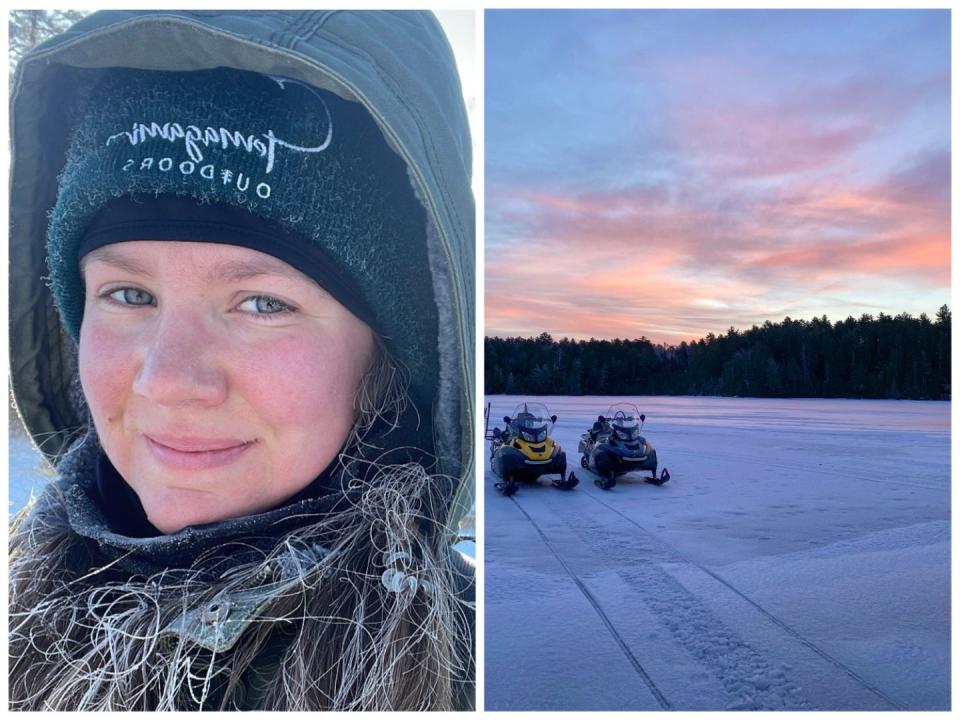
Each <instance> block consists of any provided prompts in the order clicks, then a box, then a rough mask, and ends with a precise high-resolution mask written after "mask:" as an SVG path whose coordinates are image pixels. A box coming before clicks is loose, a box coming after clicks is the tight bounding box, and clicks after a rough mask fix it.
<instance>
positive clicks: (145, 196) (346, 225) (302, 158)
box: [47, 68, 438, 447]
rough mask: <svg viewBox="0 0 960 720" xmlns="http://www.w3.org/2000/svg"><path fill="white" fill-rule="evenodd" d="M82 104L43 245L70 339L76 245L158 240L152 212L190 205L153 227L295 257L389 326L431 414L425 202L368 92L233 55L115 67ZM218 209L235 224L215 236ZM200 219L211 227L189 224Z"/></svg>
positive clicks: (432, 318)
mask: <svg viewBox="0 0 960 720" xmlns="http://www.w3.org/2000/svg"><path fill="white" fill-rule="evenodd" d="M77 116H78V118H79V120H78V123H77V125H76V127H75V129H74V132H73V135H72V137H71V141H70V146H69V150H68V153H67V161H66V165H65V167H64V169H63V172H62V174H61V176H60V179H59V180H60V188H59V194H58V197H57V202H56V205H55V206H54V208H53V210H52V212H51V216H50V225H49V231H48V243H47V254H48V264H49V270H50V286H51V290H52V293H53V296H54V300H55V301H56V304H57V306H58V309H59V311H60V314H61V317H62V319H63V323H64V326H65V327H66V329H67V332H68V333H69V334H70V335H71V336H72V337H73V339H74V340H76V339H78V338H79V332H80V324H81V321H82V317H83V306H84V287H83V279H82V276H81V274H80V269H79V259H80V256H79V253H80V247H81V243H83V251H84V252H87V251H89V250H90V249H92V247H96V246H98V245H99V244H104V243H105V242H117V241H120V240H122V239H123V233H124V232H127V233H128V235H127V237H126V239H147V238H146V237H145V236H144V233H143V230H142V228H143V226H144V223H146V224H147V225H150V224H156V221H158V220H161V219H163V218H162V217H161V216H162V215H164V214H166V212H167V211H166V210H164V208H179V209H175V210H173V211H172V212H173V213H174V214H175V215H176V216H175V217H168V218H167V219H168V220H170V223H169V224H167V225H165V226H164V227H160V228H157V229H156V231H155V233H154V235H156V237H153V238H150V239H171V240H175V239H188V238H189V239H195V240H199V241H203V240H206V241H209V242H231V243H233V244H238V245H244V246H246V247H251V248H253V249H257V250H261V251H263V252H267V253H269V254H272V255H275V256H277V257H279V258H280V259H282V260H284V261H285V262H288V263H289V264H291V265H294V266H295V267H298V269H301V270H302V271H303V272H305V274H307V275H308V276H310V277H313V278H314V279H315V280H317V281H318V282H319V283H320V284H321V285H324V286H325V287H326V289H328V290H331V292H332V294H333V295H334V297H337V299H338V300H340V301H341V302H342V303H343V304H344V305H345V306H347V308H348V309H350V310H351V311H352V312H354V314H356V315H358V317H360V318H361V319H363V320H364V321H365V322H367V323H368V324H369V325H371V327H372V328H373V329H374V330H375V331H377V332H378V333H379V334H380V335H381V336H383V338H384V340H385V342H386V345H387V347H388V349H389V350H390V351H391V353H392V355H393V357H394V358H395V360H397V361H398V362H399V363H400V364H401V365H402V366H404V367H405V368H406V369H407V371H408V372H409V375H410V394H411V396H412V398H413V400H414V403H415V405H417V407H418V410H419V415H420V417H421V418H429V417H430V407H429V403H430V398H432V396H433V392H434V389H433V387H432V386H433V385H435V384H436V378H437V375H438V358H437V308H436V304H435V301H434V298H433V292H432V283H431V278H430V271H429V264H428V258H427V250H426V227H427V220H426V213H425V210H424V208H423V206H422V204H421V203H420V201H419V200H418V199H417V197H416V196H415V193H414V191H413V187H412V185H411V182H410V179H409V177H408V174H407V169H406V165H405V163H404V162H403V160H402V159H401V158H400V157H399V156H398V155H397V154H396V153H395V152H394V151H393V150H391V149H390V147H388V145H387V143H386V141H385V139H384V137H383V135H382V133H381V132H380V130H379V128H378V127H377V125H376V123H375V122H374V120H373V118H372V117H371V116H370V115H369V113H368V112H367V111H366V110H365V109H364V108H363V107H362V106H361V105H360V104H358V103H355V102H350V101H347V100H344V99H343V98H340V97H339V96H337V95H335V94H333V93H330V92H327V91H324V90H321V89H319V88H315V87H312V86H309V85H306V84H304V83H302V82H300V81H296V80H291V79H289V78H282V77H276V76H266V75H259V74H256V73H251V72H247V71H240V70H233V69H228V68H217V69H214V70H203V71H196V72H165V71H148V70H137V69H129V68H115V69H111V70H108V71H107V72H106V73H105V74H104V76H103V77H102V79H101V80H100V81H99V82H98V83H97V84H96V85H95V86H94V87H93V88H91V91H90V92H89V93H88V94H87V95H86V100H85V103H84V105H83V107H81V108H80V109H79V111H78V113H77ZM141 208H142V211H141V210H140V209H141ZM158 209H159V211H158ZM220 220H224V223H225V226H226V227H227V228H228V231H227V232H220V233H219V234H218V232H217V230H216V226H217V223H218V221H220ZM178 222H179V223H180V226H179V228H178V227H177V223H178ZM204 225H206V226H208V227H211V228H213V229H212V230H211V231H210V234H209V235H207V236H204V235H203V234H202V233H198V234H195V236H194V237H191V236H190V234H189V233H191V232H193V231H194V230H196V228H197V227H200V226H204ZM231 225H232V226H234V227H244V226H245V227H246V228H247V229H248V232H243V233H231V232H229V227H230V226H231ZM124 228H126V229H124ZM221 229H222V228H221ZM272 229H273V230H272ZM111 233H112V235H111ZM185 233H186V234H185ZM161 236H162V237H161ZM231 237H233V238H234V239H232V240H231V239H230V238H231ZM258 237H259V238H260V239H259V240H258V239H257V238H258ZM91 238H93V241H91ZM105 238H106V239H105ZM111 238H112V239H111ZM218 238H222V239H218ZM337 283H340V285H337ZM338 288H339V289H338ZM420 446H421V447H426V446H427V445H426V444H425V443H421V444H420Z"/></svg>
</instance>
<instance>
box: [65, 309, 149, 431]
mask: <svg viewBox="0 0 960 720" xmlns="http://www.w3.org/2000/svg"><path fill="white" fill-rule="evenodd" d="M130 348H131V343H130V341H129V339H128V338H122V337H119V336H118V335H117V334H116V333H114V332H111V331H109V330H108V329H107V328H106V327H104V326H102V325H100V324H98V323H97V322H96V321H95V320H94V321H89V322H88V321H87V320H84V323H83V325H82V326H81V329H80V344H79V351H78V366H79V367H78V369H79V372H80V384H81V385H82V387H83V394H84V397H86V399H87V404H88V405H89V407H90V411H91V413H92V414H93V419H94V422H95V423H96V425H97V427H98V429H102V428H104V427H105V426H106V425H107V424H108V423H109V422H113V421H115V420H118V419H119V417H118V416H119V414H121V413H122V411H123V404H124V402H125V398H127V397H128V395H129V391H130V388H131V387H132V385H133V378H134V375H135V373H136V360H135V358H134V356H133V354H132V353H131V352H130Z"/></svg>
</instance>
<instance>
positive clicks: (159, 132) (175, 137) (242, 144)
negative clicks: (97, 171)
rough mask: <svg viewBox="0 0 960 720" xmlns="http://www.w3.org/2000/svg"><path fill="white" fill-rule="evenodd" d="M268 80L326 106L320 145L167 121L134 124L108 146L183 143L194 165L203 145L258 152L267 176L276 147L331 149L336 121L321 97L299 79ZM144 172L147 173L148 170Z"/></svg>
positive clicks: (200, 157)
mask: <svg viewBox="0 0 960 720" xmlns="http://www.w3.org/2000/svg"><path fill="white" fill-rule="evenodd" d="M269 77H270V78H271V79H272V80H274V81H275V82H276V83H277V84H278V85H279V86H280V87H281V88H284V89H286V83H293V84H296V85H301V86H303V87H305V88H307V90H309V91H310V92H311V93H312V94H313V96H314V97H316V98H317V100H319V101H320V105H321V106H322V107H323V112H324V114H325V115H326V117H327V134H326V137H324V138H323V141H322V142H321V143H320V144H319V145H315V146H312V147H311V146H306V145H295V144H293V143H290V142H287V141H286V140H281V139H280V138H278V137H277V136H276V135H274V133H273V130H272V129H270V130H267V131H266V132H265V133H260V135H259V136H257V135H256V134H253V133H251V134H244V133H243V132H241V131H240V130H228V129H227V128H224V127H221V128H214V127H206V128H200V127H199V126H197V125H187V126H186V127H184V126H183V125H182V124H180V123H176V122H175V123H171V122H165V123H163V124H162V125H161V124H160V123H158V122H150V123H145V122H139V123H133V126H132V127H131V129H130V130H124V131H122V132H118V133H114V134H113V135H111V136H110V137H108V138H107V142H106V144H107V145H109V144H110V143H112V142H113V141H114V140H118V139H121V138H124V137H125V138H126V139H127V140H128V141H129V142H130V144H131V145H133V146H136V145H140V144H141V143H144V142H146V141H147V140H156V139H159V140H166V141H167V142H170V143H176V142H178V141H181V140H182V141H183V145H184V148H185V149H186V151H187V155H189V156H190V159H191V160H193V161H194V162H195V163H201V162H203V159H204V155H203V151H202V150H201V149H200V146H201V145H203V146H204V147H206V148H209V147H220V148H221V149H222V150H229V149H231V148H233V149H239V150H243V151H244V152H246V153H255V154H256V155H259V156H260V157H262V158H266V161H267V163H266V173H267V174H268V175H269V174H270V173H271V172H272V171H273V165H274V161H275V159H276V150H277V147H282V148H286V149H287V150H292V151H293V152H299V153H318V152H323V151H324V150H326V149H327V148H328V147H330V143H331V141H332V140H333V118H332V117H331V115H330V108H328V107H327V104H326V103H325V102H324V100H323V98H322V97H321V96H320V94H319V93H318V92H317V91H316V90H315V89H314V88H312V87H310V86H309V85H307V84H306V83H302V82H299V81H297V80H291V79H290V78H281V77H276V76H273V75H271V76H269ZM261 137H262V138H265V139H266V142H264V141H263V140H261V139H260V138H261ZM125 169H126V168H125ZM141 169H143V170H148V169H149V168H141Z"/></svg>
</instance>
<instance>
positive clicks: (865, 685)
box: [521, 490, 906, 710]
mask: <svg viewBox="0 0 960 720" xmlns="http://www.w3.org/2000/svg"><path fill="white" fill-rule="evenodd" d="M584 495H586V496H587V497H589V498H590V499H591V500H594V501H595V502H597V503H599V504H600V505H602V506H604V507H605V508H607V509H608V510H610V511H612V512H614V513H615V514H617V515H618V516H620V517H621V518H623V519H624V520H625V521H627V522H628V523H630V524H631V525H633V526H634V527H636V528H637V529H638V530H640V531H641V532H643V533H644V534H645V535H647V536H648V537H649V538H650V539H651V540H653V541H654V542H655V543H657V544H659V545H661V546H662V549H663V550H666V551H667V552H668V553H669V554H670V555H673V556H674V558H675V559H677V560H680V561H681V562H683V563H686V564H688V565H690V566H691V567H695V568H697V569H698V570H700V571H701V572H703V573H705V574H707V575H709V576H710V577H712V578H713V579H714V580H716V581H717V582H719V583H720V584H721V585H724V586H725V587H726V588H728V589H729V590H730V591H731V592H733V593H734V594H736V595H737V596H738V597H740V598H741V599H742V600H744V601H745V602H747V603H748V604H749V605H751V606H752V607H753V608H754V609H756V610H757V611H758V612H760V613H761V614H762V615H763V616H764V617H766V618H767V619H768V620H769V621H770V622H772V623H773V624H774V625H776V626H777V627H778V628H780V629H781V630H783V631H784V632H786V633H787V634H788V635H790V636H792V637H793V638H794V639H796V640H797V641H798V642H800V643H801V644H802V645H804V646H805V647H806V648H808V649H809V650H811V651H812V652H814V653H816V654H817V655H818V656H819V657H821V658H822V659H823V660H825V661H827V662H828V663H830V664H831V665H833V666H834V667H836V668H837V669H838V670H840V671H841V672H843V673H844V674H846V675H847V676H848V677H850V678H851V679H852V680H853V681H855V682H856V683H858V684H859V685H860V686H862V687H863V688H864V689H866V690H868V691H869V692H871V693H873V694H874V695H876V696H877V697H878V698H880V699H881V700H883V701H884V702H886V703H889V704H890V706H891V707H892V708H894V709H896V710H905V709H906V708H904V707H903V706H902V705H901V704H900V703H898V702H897V701H895V700H894V699H893V698H891V697H889V696H888V695H887V694H886V693H884V692H883V691H882V690H880V689H879V688H877V687H875V686H874V685H872V684H871V683H870V682H869V681H867V680H866V679H865V678H863V677H862V676H861V675H859V674H858V673H857V672H856V671H854V670H852V669H851V668H849V667H847V666H846V665H844V664H843V663H842V662H840V661H839V660H837V659H836V658H834V657H833V656H832V655H830V654H829V653H828V652H827V651H825V650H823V649H822V648H820V647H819V646H818V645H816V644H815V643H813V642H812V641H810V640H808V639H807V638H805V637H803V636H802V635H801V634H800V633H799V632H797V631H796V630H794V629H793V628H792V627H790V626H789V625H788V624H787V623H785V622H784V621H783V620H781V619H780V618H778V617H776V616H775V615H774V614H773V613H771V612H769V611H768V610H766V609H765V608H763V607H762V606H761V605H759V604H758V603H757V602H756V601H754V600H752V599H751V598H750V597H748V596H747V595H746V594H744V593H743V592H742V591H740V590H739V589H738V588H736V587H735V586H734V585H732V584H731V583H730V582H728V581H727V580H725V579H724V578H723V577H721V576H720V575H718V574H717V573H715V572H714V571H712V570H710V569H709V568H707V567H705V566H703V565H701V564H700V563H698V562H696V561H694V560H691V559H690V558H688V557H687V556H685V555H684V554H683V553H682V552H680V551H679V550H678V549H677V548H675V547H674V546H672V545H671V544H670V543H668V542H667V541H665V540H663V539H661V538H659V537H657V536H656V535H655V534H654V533H652V532H650V531H649V530H647V529H646V528H645V527H643V526H642V525H641V524H640V523H638V522H637V521H636V520H634V519H633V518H631V517H629V516H628V515H626V514H625V513H623V512H622V511H620V510H619V509H617V508H616V507H614V506H613V505H610V504H609V503H607V502H605V501H604V500H602V499H600V498H599V497H597V494H596V493H595V492H591V491H589V490H588V491H587V492H586V493H584ZM521 510H522V508H521ZM524 515H526V512H524ZM527 517H528V518H529V515H527ZM564 520H566V518H564ZM531 522H532V520H531ZM568 524H569V523H568ZM538 530H539V528H538ZM541 535H542V533H541ZM551 550H552V548H551ZM554 554H556V553H554ZM558 559H559V558H558ZM561 562H562V561H561ZM564 567H566V566H564Z"/></svg>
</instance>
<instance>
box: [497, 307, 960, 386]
mask: <svg viewBox="0 0 960 720" xmlns="http://www.w3.org/2000/svg"><path fill="white" fill-rule="evenodd" d="M950 322H951V316H950V309H949V308H948V307H947V306H946V305H943V306H942V307H941V308H940V309H939V310H938V311H937V313H936V317H935V318H934V319H933V320H931V319H930V318H929V317H928V316H927V315H926V313H923V314H921V315H920V317H918V318H915V317H912V316H911V315H909V314H907V313H902V314H900V315H897V316H896V317H894V316H891V315H885V314H884V313H880V314H879V315H877V316H876V317H874V316H872V315H862V316H861V317H860V318H859V319H854V318H853V317H848V318H847V319H846V320H841V321H838V322H834V323H831V322H830V320H828V319H827V316H826V315H824V316H822V317H820V318H814V319H812V320H792V319H790V318H789V317H787V318H784V319H783V321H782V322H777V323H774V322H770V321H769V320H768V321H767V322H765V323H764V324H763V325H762V326H756V325H754V326H753V327H752V328H750V329H749V330H736V329H735V328H733V327H731V328H730V329H729V330H728V331H727V332H726V334H724V335H714V334H713V333H710V334H708V335H707V336H706V337H705V338H702V339H700V340H697V341H695V342H689V343H688V342H681V343H680V344H679V345H676V346H667V345H662V344H654V343H652V342H651V341H650V340H647V339H646V338H645V337H641V338H640V339H638V340H619V339H618V340H595V339H592V338H591V339H590V340H570V339H567V338H564V339H562V340H554V339H553V338H552V337H551V336H550V335H549V334H548V333H542V334H541V335H540V336H539V337H536V338H519V337H516V338H499V337H493V338H489V337H488V338H485V340H484V349H485V353H486V360H485V372H484V380H485V383H486V384H485V392H486V393H488V394H500V393H505V394H526V395H722V396H739V397H821V398H883V399H914V400H949V399H950Z"/></svg>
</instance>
